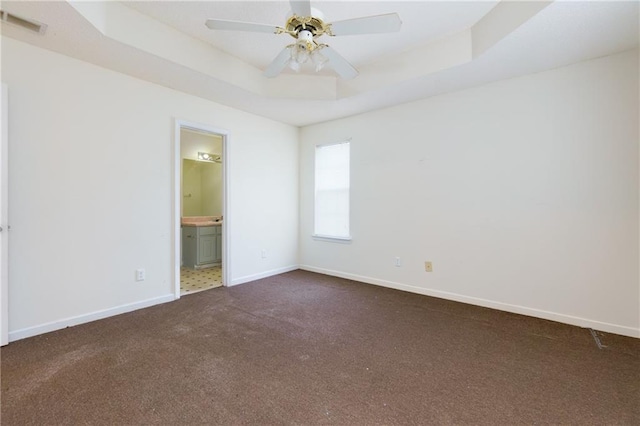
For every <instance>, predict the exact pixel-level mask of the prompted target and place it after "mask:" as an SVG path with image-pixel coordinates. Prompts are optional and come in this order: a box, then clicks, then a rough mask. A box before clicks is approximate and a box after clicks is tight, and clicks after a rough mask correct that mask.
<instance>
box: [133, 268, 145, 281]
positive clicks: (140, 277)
mask: <svg viewBox="0 0 640 426" xmlns="http://www.w3.org/2000/svg"><path fill="white" fill-rule="evenodd" d="M146 278H147V272H146V271H145V270H144V269H136V281H144V280H145V279H146Z"/></svg>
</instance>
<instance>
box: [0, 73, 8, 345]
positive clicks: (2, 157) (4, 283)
mask: <svg viewBox="0 0 640 426" xmlns="http://www.w3.org/2000/svg"><path fill="white" fill-rule="evenodd" d="M7 99H8V97H7V86H5V85H4V84H2V108H1V109H0V115H1V116H2V118H1V119H0V134H1V135H2V141H1V142H0V346H3V345H6V344H7V343H8V342H9V310H8V307H9V299H8V296H9V270H8V268H7V260H8V253H7V251H8V248H9V232H8V231H9V224H8V220H7V218H8V214H7V212H8V201H9V197H8V195H7V192H8V177H9V170H8V169H9V161H8V157H7V154H8V151H9V149H8V145H9V142H8V139H9V132H8V127H7V118H8V113H7V108H8V106H9V103H8V102H7Z"/></svg>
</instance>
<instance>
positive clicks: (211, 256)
mask: <svg viewBox="0 0 640 426" xmlns="http://www.w3.org/2000/svg"><path fill="white" fill-rule="evenodd" d="M215 260H216V235H215V234H214V235H201V236H200V238H198V265H205V264H207V263H213V262H215Z"/></svg>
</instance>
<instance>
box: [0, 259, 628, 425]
mask: <svg viewBox="0 0 640 426" xmlns="http://www.w3.org/2000/svg"><path fill="white" fill-rule="evenodd" d="M514 285H516V283H514ZM598 337H599V339H600V341H601V343H602V345H604V346H605V347H603V348H602V349H600V348H599V347H598V345H597V344H596V343H595V341H594V338H593V336H592V335H591V333H590V332H589V330H587V329H583V328H578V327H572V326H568V325H563V324H558V323H554V322H551V321H543V320H538V319H534V318H530V317H525V316H521V315H513V314H508V313H504V312H499V311H494V310H491V309H485V308H479V307H476V306H470V305H465V304H462V303H455V302H450V301H446V300H441V299H436V298H432V297H426V296H420V295H416V294H409V293H404V292H401V291H395V290H390V289H386V288H382V287H377V286H372V285H366V284H360V283H356V282H353V281H348V280H344V279H339V278H333V277H328V276H324V275H319V274H314V273H310V272H304V271H294V272H290V273H286V274H282V275H278V276H274V277H270V278H265V279H262V280H259V281H255V282H252V283H247V284H243V285H239V286H234V287H222V288H219V289H216V290H215V291H203V292H199V293H197V294H194V295H191V296H189V297H183V298H180V299H179V300H177V301H175V302H171V303H165V304H162V305H158V306H154V307H151V308H147V309H142V310H138V311H135V312H131V313H127V314H123V315H118V316H115V317H111V318H107V319H104V320H100V321H95V322H92V323H88V324H84V325H80V326H77V327H71V328H67V329H64V330H59V331H56V332H53V333H49V334H45V335H41V336H37V337H33V338H29V339H24V340H20V341H17V342H13V343H10V344H9V345H8V346H5V347H3V348H2V349H1V350H0V355H1V358H2V383H1V390H2V410H1V415H2V417H1V422H2V426H13V425H16V426H18V425H20V426H21V425H109V426H111V425H172V426H173V425H195V424H198V425H205V424H206V425H340V426H342V425H442V424H480V425H521V424H526V425H532V424H539V425H548V424H558V425H572V424H573V425H638V424H640V404H639V401H640V340H639V339H633V338H625V337H621V336H616V335H612V334H607V333H598Z"/></svg>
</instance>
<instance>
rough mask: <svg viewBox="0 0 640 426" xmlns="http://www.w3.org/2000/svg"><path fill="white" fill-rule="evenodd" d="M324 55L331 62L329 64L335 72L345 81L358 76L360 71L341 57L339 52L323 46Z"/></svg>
mask: <svg viewBox="0 0 640 426" xmlns="http://www.w3.org/2000/svg"><path fill="white" fill-rule="evenodd" d="M321 52H322V54H323V55H324V56H325V57H326V58H327V59H328V60H329V64H331V67H332V68H333V70H334V71H335V72H336V73H337V74H338V75H339V76H340V77H342V78H344V79H345V80H350V79H352V78H354V77H355V76H357V75H358V70H357V69H355V68H354V67H353V65H351V64H350V63H349V62H347V60H346V59H345V58H343V57H342V56H340V54H339V53H338V52H336V51H335V50H333V49H332V48H331V46H327V45H325V46H323V47H322V50H321Z"/></svg>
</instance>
